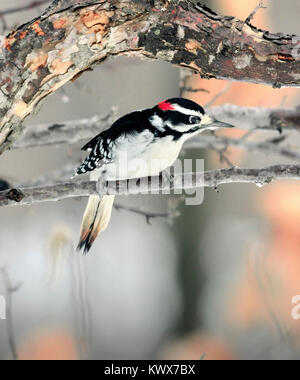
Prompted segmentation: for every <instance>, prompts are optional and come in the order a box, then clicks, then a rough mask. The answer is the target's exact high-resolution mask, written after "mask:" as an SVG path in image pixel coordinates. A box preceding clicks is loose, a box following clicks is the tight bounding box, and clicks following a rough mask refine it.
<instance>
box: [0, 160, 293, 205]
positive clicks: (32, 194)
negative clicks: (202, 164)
mask: <svg viewBox="0 0 300 380" xmlns="http://www.w3.org/2000/svg"><path fill="white" fill-rule="evenodd" d="M283 179H285V180H300V165H275V166H270V167H266V168H262V169H240V168H237V167H234V168H230V169H219V170H212V171H208V172H205V173H192V174H184V175H175V176H174V179H172V180H171V182H170V183H162V181H161V179H160V178H159V177H154V178H152V179H151V180H150V179H139V180H131V181H126V180H125V181H118V182H107V183H106V184H105V185H104V186H103V187H102V191H101V195H104V194H110V195H130V194H157V193H159V192H163V193H164V194H166V193H172V191H174V190H177V191H178V190H188V189H189V190H190V189H196V188H201V187H212V188H216V187H218V186H219V185H222V184H232V183H253V184H256V185H258V186H260V187H261V186H264V185H267V184H269V183H271V182H272V181H274V180H283ZM149 189H151V190H149ZM92 194H99V193H98V191H97V183H96V182H68V183H61V184H56V185H54V186H44V187H34V188H23V189H11V190H9V191H5V192H2V193H0V207H4V206H14V205H32V204H34V203H39V202H47V201H60V200H63V199H67V198H74V197H87V196H89V195H92Z"/></svg>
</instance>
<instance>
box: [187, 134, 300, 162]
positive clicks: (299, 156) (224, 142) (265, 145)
mask: <svg viewBox="0 0 300 380" xmlns="http://www.w3.org/2000/svg"><path fill="white" fill-rule="evenodd" d="M287 137H288V136H286V135H282V136H280V137H277V138H274V139H269V140H265V141H261V142H260V141H258V142H253V141H247V140H246V139H234V138H229V137H223V136H216V135H202V136H201V137H196V138H194V139H193V140H191V141H189V142H187V144H186V145H185V146H186V147H187V148H197V149H198V148H202V149H211V150H220V149H221V150H224V151H226V150H227V148H229V147H236V148H239V149H244V150H246V151H247V152H260V153H262V154H265V155H273V156H278V157H281V158H284V159H287V160H295V161H297V162H299V161H300V150H299V149H293V148H292V147H289V146H287V145H284V146H282V145H281V144H282V143H283V142H284V141H285V140H286V139H287Z"/></svg>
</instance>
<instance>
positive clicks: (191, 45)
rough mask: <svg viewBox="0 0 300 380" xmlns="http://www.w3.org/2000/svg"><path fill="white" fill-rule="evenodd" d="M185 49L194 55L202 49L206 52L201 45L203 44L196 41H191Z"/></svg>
mask: <svg viewBox="0 0 300 380" xmlns="http://www.w3.org/2000/svg"><path fill="white" fill-rule="evenodd" d="M185 48H186V49H187V50H188V51H190V52H192V53H194V54H196V53H197V51H198V50H199V49H200V50H204V49H203V47H202V45H201V43H200V42H198V41H196V40H189V41H188V42H187V43H186V44H185Z"/></svg>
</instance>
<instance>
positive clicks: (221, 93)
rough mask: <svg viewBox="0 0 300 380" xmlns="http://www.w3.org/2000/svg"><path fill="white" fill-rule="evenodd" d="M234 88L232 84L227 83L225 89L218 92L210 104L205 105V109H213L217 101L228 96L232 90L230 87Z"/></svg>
mask: <svg viewBox="0 0 300 380" xmlns="http://www.w3.org/2000/svg"><path fill="white" fill-rule="evenodd" d="M231 86H232V83H231V82H228V83H226V86H225V87H224V88H223V90H222V91H220V92H218V93H217V94H216V95H215V96H214V97H213V98H212V99H211V100H210V101H209V102H208V103H206V104H205V107H211V106H213V105H214V104H215V103H216V101H217V100H218V99H219V98H220V97H221V96H223V95H225V94H227V92H228V91H229V90H230V87H231Z"/></svg>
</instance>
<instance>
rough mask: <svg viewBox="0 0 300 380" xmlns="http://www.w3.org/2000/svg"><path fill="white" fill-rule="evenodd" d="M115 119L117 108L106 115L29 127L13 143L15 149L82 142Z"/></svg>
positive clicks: (105, 127) (102, 129)
mask: <svg viewBox="0 0 300 380" xmlns="http://www.w3.org/2000/svg"><path fill="white" fill-rule="evenodd" d="M115 119H116V109H112V110H111V111H110V112H108V113H107V114H106V115H104V116H95V117H92V118H90V119H81V120H73V121H65V122H62V123H56V124H50V125H38V126H35V127H29V128H27V130H26V133H25V135H24V136H23V138H21V139H20V140H18V141H17V142H16V143H15V144H14V145H13V149H24V148H33V147H43V146H49V145H61V144H75V143H78V142H82V141H84V140H87V139H91V138H93V137H95V136H96V135H98V134H99V133H100V132H102V131H104V130H106V129H108V128H109V127H111V125H112V124H113V122H114V121H115Z"/></svg>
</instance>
